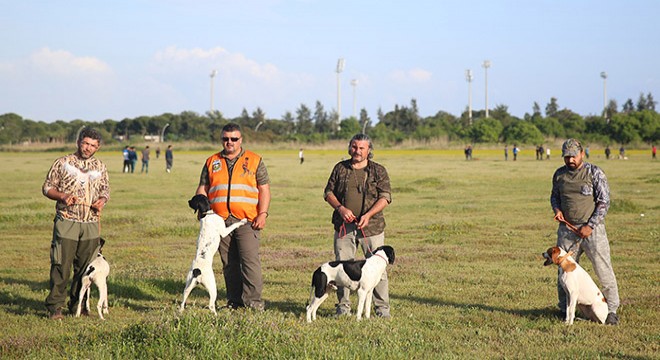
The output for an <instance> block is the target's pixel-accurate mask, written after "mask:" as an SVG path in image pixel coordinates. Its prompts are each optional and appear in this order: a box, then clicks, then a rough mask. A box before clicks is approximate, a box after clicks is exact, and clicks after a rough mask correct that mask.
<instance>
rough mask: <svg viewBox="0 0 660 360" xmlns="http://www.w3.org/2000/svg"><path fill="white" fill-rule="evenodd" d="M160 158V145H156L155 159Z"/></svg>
mask: <svg viewBox="0 0 660 360" xmlns="http://www.w3.org/2000/svg"><path fill="white" fill-rule="evenodd" d="M158 158H160V146H158V147H156V159H158Z"/></svg>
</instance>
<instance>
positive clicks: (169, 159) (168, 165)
mask: <svg viewBox="0 0 660 360" xmlns="http://www.w3.org/2000/svg"><path fill="white" fill-rule="evenodd" d="M173 163H174V154H173V153H172V145H167V150H165V170H166V171H167V172H168V173H169V172H171V171H172V164H173Z"/></svg>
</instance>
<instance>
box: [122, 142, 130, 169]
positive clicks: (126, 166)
mask: <svg viewBox="0 0 660 360" xmlns="http://www.w3.org/2000/svg"><path fill="white" fill-rule="evenodd" d="M122 155H123V156H124V165H123V167H122V172H124V173H127V172H129V171H131V157H130V155H129V150H128V145H126V146H124V150H123V151H122Z"/></svg>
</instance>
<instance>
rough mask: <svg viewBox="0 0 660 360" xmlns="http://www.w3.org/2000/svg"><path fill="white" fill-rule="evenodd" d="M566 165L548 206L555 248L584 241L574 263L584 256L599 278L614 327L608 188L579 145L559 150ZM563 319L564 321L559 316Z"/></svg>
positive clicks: (563, 295) (616, 300)
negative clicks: (555, 223)
mask: <svg viewBox="0 0 660 360" xmlns="http://www.w3.org/2000/svg"><path fill="white" fill-rule="evenodd" d="M561 155H562V156H563V158H564V163H565V165H564V166H562V167H560V168H558V169H557V170H556V171H555V173H554V175H553V176H552V192H551V194H550V204H551V206H552V210H553V211H554V214H555V220H558V221H559V222H560V224H559V227H558V229H557V246H559V247H560V248H562V249H564V250H565V251H566V252H568V251H570V250H571V248H573V247H574V245H576V242H577V241H579V240H580V239H584V241H582V242H581V243H580V244H579V245H577V249H575V256H574V257H575V260H576V261H578V262H579V261H580V256H581V255H582V253H585V254H586V255H587V257H588V258H589V260H591V264H592V266H593V270H594V272H595V273H596V275H597V276H598V280H599V281H600V284H601V286H602V287H601V290H602V292H603V295H604V296H605V299H607V308H608V315H607V319H606V320H605V323H606V324H609V325H616V324H618V323H619V317H618V316H617V314H616V311H617V309H618V308H619V288H618V285H617V281H616V277H615V275H614V270H613V268H612V260H611V258H610V243H609V241H608V239H607V233H606V231H605V215H607V211H608V209H609V207H610V188H609V185H608V183H607V177H606V176H605V173H604V172H603V170H601V169H600V168H599V167H598V166H596V165H593V164H590V163H588V162H585V161H583V160H584V157H585V154H584V150H583V148H582V145H581V144H580V142H579V141H578V140H576V139H568V140H566V142H564V144H563V145H562V147H561ZM563 221H567V222H569V223H570V224H572V225H574V226H575V227H577V229H578V230H577V234H575V233H573V232H572V231H571V230H570V229H569V228H568V227H567V226H566V225H565V224H564V223H563ZM557 295H558V298H559V303H558V306H559V310H560V311H561V312H564V311H566V293H565V291H564V289H563V288H562V287H561V286H559V284H558V285H557ZM561 316H562V318H565V317H566V314H565V313H562V315H561Z"/></svg>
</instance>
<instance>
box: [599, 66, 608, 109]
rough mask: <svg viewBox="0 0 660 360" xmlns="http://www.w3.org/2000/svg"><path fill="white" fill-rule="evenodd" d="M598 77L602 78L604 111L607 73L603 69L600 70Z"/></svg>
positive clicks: (604, 106)
mask: <svg viewBox="0 0 660 360" xmlns="http://www.w3.org/2000/svg"><path fill="white" fill-rule="evenodd" d="M600 77H602V78H603V111H606V110H607V73H606V72H605V71H601V72H600Z"/></svg>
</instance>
